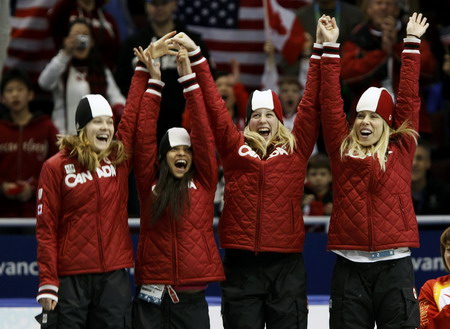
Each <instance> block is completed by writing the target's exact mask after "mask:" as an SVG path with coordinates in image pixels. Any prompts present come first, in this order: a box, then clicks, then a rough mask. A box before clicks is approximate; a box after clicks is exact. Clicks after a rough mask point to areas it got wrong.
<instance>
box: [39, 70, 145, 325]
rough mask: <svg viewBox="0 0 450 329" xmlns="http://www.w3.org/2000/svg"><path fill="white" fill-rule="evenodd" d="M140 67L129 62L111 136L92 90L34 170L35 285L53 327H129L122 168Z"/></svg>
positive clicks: (105, 106) (101, 101)
mask: <svg viewBox="0 0 450 329" xmlns="http://www.w3.org/2000/svg"><path fill="white" fill-rule="evenodd" d="M147 79H148V73H147V72H146V69H145V68H143V67H142V66H137V68H136V71H135V75H134V77H133V82H132V86H131V89H130V93H129V95H128V96H129V98H128V102H127V105H126V108H125V111H124V114H123V116H122V120H121V122H120V124H119V127H118V131H117V135H116V139H114V118H113V111H112V109H111V106H110V105H109V103H108V102H107V100H106V99H105V98H104V97H103V96H101V95H99V94H89V95H87V96H85V97H83V98H82V99H81V100H80V101H79V104H78V106H77V109H76V113H75V124H76V129H77V133H76V135H63V136H61V137H60V138H59V140H58V144H59V148H60V151H59V153H57V154H56V155H55V156H53V157H52V158H50V159H49V160H47V161H46V162H45V163H44V165H43V168H42V171H41V175H40V179H39V185H38V190H37V224H36V236H37V241H38V250H37V252H38V266H39V291H38V296H37V300H38V302H39V303H40V304H41V305H42V307H43V310H44V312H50V313H51V314H55V313H56V314H57V318H58V320H57V323H58V326H57V327H58V328H71V329H74V328H75V329H77V328H79V329H81V328H110V329H113V328H114V329H125V328H127V329H128V328H131V299H132V294H131V285H130V282H129V276H128V272H127V270H126V269H127V268H131V267H133V265H134V264H133V251H132V245H131V238H130V233H129V228H128V213H127V200H128V174H129V171H130V166H131V161H132V150H133V147H134V137H135V130H136V121H137V115H138V112H137V111H138V109H139V105H140V101H141V97H142V94H143V93H144V91H145V88H146V86H147Z"/></svg>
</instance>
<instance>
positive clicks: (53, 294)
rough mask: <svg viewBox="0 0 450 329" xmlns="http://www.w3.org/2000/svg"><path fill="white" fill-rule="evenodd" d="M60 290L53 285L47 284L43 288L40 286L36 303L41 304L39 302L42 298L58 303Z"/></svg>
mask: <svg viewBox="0 0 450 329" xmlns="http://www.w3.org/2000/svg"><path fill="white" fill-rule="evenodd" d="M58 290H59V288H58V287H57V286H54V285H52V284H45V285H43V286H40V287H39V290H38V295H37V297H36V301H37V302H39V300H40V299H42V298H49V299H51V300H54V301H55V302H58Z"/></svg>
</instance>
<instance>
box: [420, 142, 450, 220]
mask: <svg viewBox="0 0 450 329" xmlns="http://www.w3.org/2000/svg"><path fill="white" fill-rule="evenodd" d="M430 168H431V149H430V147H429V145H428V144H427V143H426V142H423V141H420V142H419V145H417V148H416V152H415V154H414V161H413V166H412V172H411V192H412V198H413V204H414V210H415V212H416V215H450V202H449V196H450V186H449V185H448V184H447V183H445V182H444V181H443V180H437V179H434V178H433V177H430V176H429V172H430Z"/></svg>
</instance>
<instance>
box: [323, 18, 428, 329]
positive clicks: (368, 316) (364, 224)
mask: <svg viewBox="0 0 450 329" xmlns="http://www.w3.org/2000/svg"><path fill="white" fill-rule="evenodd" d="M332 22H333V28H331V29H330V30H326V29H322V30H323V34H324V38H325V40H326V41H327V42H325V43H324V53H323V56H322V63H321V69H322V83H321V104H322V125H323V132H324V139H325V145H326V148H327V152H328V155H329V157H330V160H331V167H332V175H333V211H332V215H331V222H330V228H329V232H328V249H329V250H332V251H333V252H335V253H336V255H337V261H336V264H335V267H334V271H333V279H332V288H331V298H330V328H331V329H338V328H339V329H341V328H345V329H349V328H350V329H353V328H355V329H356V328H358V329H359V328H361V329H362V328H373V326H374V324H375V323H376V325H377V327H378V328H384V329H387V328H417V327H419V307H418V303H417V295H416V291H415V281H414V270H413V266H412V262H411V257H410V255H411V252H410V248H417V247H419V235H418V227H417V220H416V216H415V214H414V209H413V205H412V201H411V184H410V182H411V167H412V162H413V157H414V152H415V148H416V136H417V130H418V124H419V122H418V118H419V109H420V98H419V91H418V87H419V72H420V37H421V36H422V35H423V34H424V33H425V31H426V29H427V27H428V23H426V18H424V17H422V14H418V15H417V14H416V13H414V14H413V15H412V16H411V17H410V19H409V22H408V24H407V27H406V33H407V35H406V38H405V39H404V50H403V53H402V67H401V79H400V81H401V82H400V85H399V88H398V93H397V95H396V100H395V102H394V101H393V98H392V96H391V95H390V94H389V92H388V91H387V90H386V89H384V88H375V87H371V88H369V89H367V91H366V92H364V94H363V95H362V96H361V98H360V99H359V101H358V105H357V109H356V111H357V115H356V119H355V121H354V124H353V126H352V127H351V129H349V127H348V123H347V121H346V116H345V113H344V109H343V101H342V97H341V94H340V88H339V74H340V58H339V44H337V43H335V41H336V40H337V36H338V34H339V31H338V28H337V27H336V24H335V20H334V19H333V21H332Z"/></svg>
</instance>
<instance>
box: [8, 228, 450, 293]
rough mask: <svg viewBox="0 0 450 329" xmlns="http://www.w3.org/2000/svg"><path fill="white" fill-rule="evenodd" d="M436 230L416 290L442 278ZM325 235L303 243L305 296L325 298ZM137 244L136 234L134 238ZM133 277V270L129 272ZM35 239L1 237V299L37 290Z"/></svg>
mask: <svg viewBox="0 0 450 329" xmlns="http://www.w3.org/2000/svg"><path fill="white" fill-rule="evenodd" d="M441 233H442V232H441V231H440V230H439V231H438V230H426V231H425V230H424V231H422V232H421V233H420V242H421V247H420V248H419V249H413V250H412V256H413V258H412V261H413V266H414V269H415V273H416V287H417V290H419V289H420V287H421V286H422V285H423V283H424V282H425V281H426V280H428V279H431V278H435V277H438V276H441V275H444V274H445V272H444V266H443V264H442V260H441V256H440V250H439V237H440V234H441ZM326 243H327V236H326V234H325V233H308V234H307V235H306V241H305V252H304V257H305V263H306V269H307V271H308V295H328V294H329V291H330V282H331V274H332V270H333V265H334V262H335V255H334V254H333V253H332V252H327V251H326V250H325V249H326ZM133 244H134V246H135V247H136V245H137V235H133ZM130 274H131V276H133V270H131V271H130ZM37 275H38V266H37V263H36V238H35V237H34V235H0V298H33V297H35V296H36V291H37V288H38V278H37ZM207 295H208V296H219V295H220V289H219V285H218V284H211V285H210V286H209V287H208V291H207Z"/></svg>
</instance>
